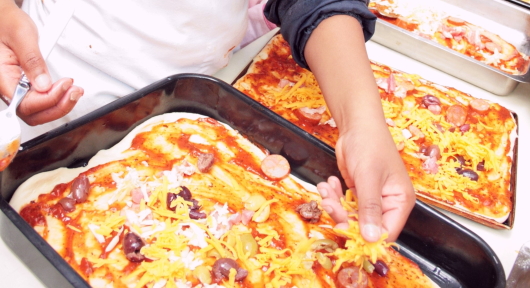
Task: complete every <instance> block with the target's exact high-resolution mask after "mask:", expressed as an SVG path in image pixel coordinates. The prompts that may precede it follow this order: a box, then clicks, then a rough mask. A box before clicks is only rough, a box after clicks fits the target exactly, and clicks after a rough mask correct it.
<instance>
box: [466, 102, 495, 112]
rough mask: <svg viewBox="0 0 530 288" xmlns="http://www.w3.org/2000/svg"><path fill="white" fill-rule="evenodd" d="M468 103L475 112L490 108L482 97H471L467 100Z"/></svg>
mask: <svg viewBox="0 0 530 288" xmlns="http://www.w3.org/2000/svg"><path fill="white" fill-rule="evenodd" d="M469 105H470V106H471V108H473V110H475V111H477V112H486V111H488V109H490V103H488V101H486V100H483V99H473V100H471V102H469Z"/></svg>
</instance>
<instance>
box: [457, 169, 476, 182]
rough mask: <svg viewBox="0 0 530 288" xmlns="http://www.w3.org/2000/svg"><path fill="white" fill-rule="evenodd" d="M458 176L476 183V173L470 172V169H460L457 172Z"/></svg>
mask: <svg viewBox="0 0 530 288" xmlns="http://www.w3.org/2000/svg"><path fill="white" fill-rule="evenodd" d="M458 174H460V175H462V176H464V177H467V178H469V179H471V180H473V181H478V174H477V172H475V171H473V170H471V169H462V170H460V171H458Z"/></svg>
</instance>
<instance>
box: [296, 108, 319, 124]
mask: <svg viewBox="0 0 530 288" xmlns="http://www.w3.org/2000/svg"><path fill="white" fill-rule="evenodd" d="M294 115H296V117H298V119H300V120H302V121H304V122H306V123H308V124H311V125H318V123H320V120H321V119H322V113H318V112H317V111H315V110H314V109H308V108H306V109H304V108H298V109H296V110H294Z"/></svg>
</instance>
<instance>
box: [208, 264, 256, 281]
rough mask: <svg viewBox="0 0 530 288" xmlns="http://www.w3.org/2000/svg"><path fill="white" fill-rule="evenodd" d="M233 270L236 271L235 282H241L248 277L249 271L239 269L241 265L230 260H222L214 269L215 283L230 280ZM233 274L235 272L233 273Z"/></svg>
mask: <svg viewBox="0 0 530 288" xmlns="http://www.w3.org/2000/svg"><path fill="white" fill-rule="evenodd" d="M231 270H234V271H236V275H235V281H241V280H243V279H245V278H246V277H247V276H248V271H247V270H245V269H243V268H241V267H239V264H237V262H236V261H235V260H233V259H230V258H221V259H218V260H217V261H215V263H214V264H213V267H212V275H213V279H214V281H215V282H220V281H221V280H223V278H224V279H228V278H229V277H230V274H231ZM232 273H233V272H232Z"/></svg>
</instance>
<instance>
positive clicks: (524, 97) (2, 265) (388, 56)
mask: <svg viewBox="0 0 530 288" xmlns="http://www.w3.org/2000/svg"><path fill="white" fill-rule="evenodd" d="M273 33H274V31H272V32H271V33H269V34H267V35H265V36H264V37H262V38H260V39H258V40H257V41H255V42H254V43H252V44H250V45H249V46H247V47H245V48H244V49H242V50H240V51H238V52H237V53H236V54H235V55H234V57H233V58H232V60H231V62H230V64H229V65H228V66H227V67H226V68H225V69H223V70H222V71H219V72H218V73H217V74H216V75H214V76H216V77H218V78H219V79H221V80H224V81H226V82H228V83H231V82H232V81H233V80H234V79H235V77H237V75H238V74H239V73H240V72H241V71H242V70H243V69H244V67H245V66H246V65H247V64H248V63H249V62H250V60H251V59H252V57H253V56H254V55H256V54H257V53H258V51H259V50H260V49H261V48H262V47H263V46H264V45H265V43H266V42H267V40H268V38H270V36H271V35H272V34H273ZM367 49H368V54H369V57H370V59H372V60H374V61H377V62H380V63H383V64H385V65H388V66H390V67H393V68H395V69H398V70H402V71H404V72H407V73H412V74H419V75H421V76H422V77H423V78H425V79H427V80H430V81H432V82H435V83H438V84H442V85H446V86H451V87H454V88H456V89H459V90H461V91H464V92H466V93H469V94H471V95H473V96H475V97H478V98H485V99H489V100H492V101H494V102H497V103H499V104H501V105H502V106H504V107H506V108H508V109H510V110H512V111H514V112H515V113H517V115H518V116H519V135H520V136H519V151H518V169H517V174H518V176H519V177H518V179H517V187H516V189H517V192H516V197H517V201H516V207H515V211H516V212H515V213H516V214H515V224H514V226H513V229H512V230H496V229H492V228H489V227H486V226H484V225H481V224H477V223H475V222H472V221H470V220H467V219H465V218H462V217H460V216H457V215H454V214H452V213H449V212H444V213H445V214H447V215H448V216H449V217H451V218H453V219H454V220H456V221H457V222H459V223H461V224H462V225H464V226H465V227H467V228H468V229H470V230H471V231H473V232H475V233H476V234H477V235H479V236H480V237H482V239H484V241H485V242H486V243H487V244H489V245H490V247H491V248H492V249H493V250H494V251H495V253H496V254H497V256H498V257H499V259H500V260H501V262H502V265H503V267H504V270H505V272H506V277H508V275H509V273H510V271H511V268H512V265H513V263H514V262H515V258H516V257H517V252H518V249H519V248H520V247H521V246H522V245H523V244H524V243H525V242H527V241H530V228H529V227H528V224H527V222H526V221H525V220H530V207H529V206H530V177H528V176H527V175H529V174H527V173H529V172H530V150H529V151H527V150H526V148H524V147H530V84H524V85H523V84H519V85H518V87H517V88H516V89H515V91H513V92H512V93H510V94H509V95H507V96H497V95H494V94H491V93H489V92H486V91H484V90H482V89H480V88H477V87H476V86H473V85H471V84H468V83H466V82H464V81H462V80H459V79H457V78H454V77H452V76H449V75H447V74H445V73H443V72H440V71H438V70H436V69H434V68H431V67H429V66H427V65H424V64H422V63H420V62H418V61H415V60H412V59H410V58H408V57H406V56H403V55H401V54H399V53H397V52H394V51H392V50H389V49H387V48H385V47H383V46H381V45H378V44H376V43H373V42H368V43H367ZM442 212H443V211H442ZM0 217H5V216H4V214H3V213H0ZM24 257H25V258H28V257H31V255H24ZM0 279H1V280H0V281H1V282H0V283H1V284H0V286H2V287H35V288H37V287H45V286H44V285H43V284H42V283H41V282H40V281H39V280H38V279H37V278H36V277H35V276H34V275H33V274H32V273H31V272H30V271H29V270H28V269H27V268H26V266H24V264H23V263H22V262H21V261H20V260H19V258H18V257H17V256H16V255H14V254H13V252H11V250H10V249H9V248H8V247H7V246H6V244H5V243H4V242H3V240H0ZM53 288H56V287H53Z"/></svg>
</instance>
